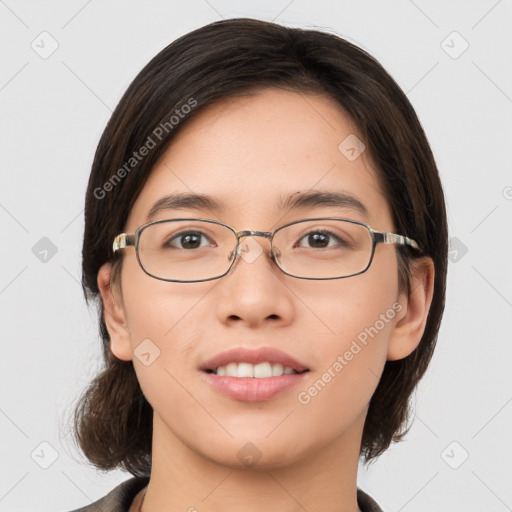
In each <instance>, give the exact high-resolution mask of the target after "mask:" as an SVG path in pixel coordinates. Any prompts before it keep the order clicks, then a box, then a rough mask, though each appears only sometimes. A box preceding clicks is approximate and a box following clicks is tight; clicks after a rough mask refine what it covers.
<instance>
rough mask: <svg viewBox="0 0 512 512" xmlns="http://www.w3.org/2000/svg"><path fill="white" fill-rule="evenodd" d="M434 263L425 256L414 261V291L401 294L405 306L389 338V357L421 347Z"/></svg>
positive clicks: (400, 356)
mask: <svg viewBox="0 0 512 512" xmlns="http://www.w3.org/2000/svg"><path fill="white" fill-rule="evenodd" d="M434 275H435V270H434V262H433V261H432V258H429V257H424V258H420V259H417V260H413V261H412V263H411V292H410V294H409V296H407V293H406V292H403V293H402V294H401V295H400V298H399V303H400V304H401V306H402V308H401V309H400V314H399V315H397V321H396V323H395V326H394V328H393V332H392V333H391V336H390V338H389V344H388V352H387V360H388V361H395V360H397V359H403V358H404V357H407V356H408V355H409V354H410V353H411V352H413V351H414V349H415V348H416V347H417V346H418V344H419V342H420V341H421V337H422V336H423V333H424V332H425V326H426V323H427V317H428V312H429V310H430V304H431V303H432V296H433V294H434Z"/></svg>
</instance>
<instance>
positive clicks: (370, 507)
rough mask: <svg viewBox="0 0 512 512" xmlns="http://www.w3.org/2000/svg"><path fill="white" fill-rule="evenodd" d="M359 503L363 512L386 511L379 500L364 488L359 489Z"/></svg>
mask: <svg viewBox="0 0 512 512" xmlns="http://www.w3.org/2000/svg"><path fill="white" fill-rule="evenodd" d="M357 505H358V506H359V508H360V509H361V510H362V512H384V511H383V510H382V509H381V508H380V507H379V505H378V504H377V502H376V501H375V500H374V499H373V498H372V497H371V496H370V495H369V494H366V493H365V492H364V491H363V490H362V489H359V488H358V489H357Z"/></svg>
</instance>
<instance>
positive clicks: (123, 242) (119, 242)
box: [112, 233, 135, 254]
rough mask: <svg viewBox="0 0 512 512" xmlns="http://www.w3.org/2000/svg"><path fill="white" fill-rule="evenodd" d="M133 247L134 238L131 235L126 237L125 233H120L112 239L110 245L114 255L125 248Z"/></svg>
mask: <svg viewBox="0 0 512 512" xmlns="http://www.w3.org/2000/svg"><path fill="white" fill-rule="evenodd" d="M129 246H132V247H134V246H135V242H134V237H133V235H128V234H127V233H121V234H120V235H117V236H116V237H115V238H114V243H113V244H112V249H113V251H114V254H115V253H116V252H117V251H119V250H121V249H125V248H126V247H129Z"/></svg>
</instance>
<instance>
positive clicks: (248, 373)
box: [205, 361, 309, 379]
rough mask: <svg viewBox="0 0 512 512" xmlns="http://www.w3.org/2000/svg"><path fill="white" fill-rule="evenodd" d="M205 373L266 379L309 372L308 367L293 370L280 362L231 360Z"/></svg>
mask: <svg viewBox="0 0 512 512" xmlns="http://www.w3.org/2000/svg"><path fill="white" fill-rule="evenodd" d="M205 371H206V373H213V374H214V375H219V376H221V377H237V378H239V379H250V378H254V379H268V378H270V377H281V376H283V375H298V374H300V373H305V372H309V369H305V370H301V371H298V370H295V369H294V368H292V367H290V366H283V365H282V364H280V363H272V362H270V361H264V362H262V363H258V364H251V363H247V362H241V363H237V362H235V361H232V362H230V363H228V364H226V365H222V366H218V367H217V368H212V369H206V370H205Z"/></svg>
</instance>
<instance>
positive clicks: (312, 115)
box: [98, 89, 434, 512]
mask: <svg viewBox="0 0 512 512" xmlns="http://www.w3.org/2000/svg"><path fill="white" fill-rule="evenodd" d="M353 133H355V134H358V132H357V130H356V129H355V127H354V126H353V124H352V123H351V121H350V119H349V118H348V117H347V116H346V115H345V113H344V112H343V111H342V110H341V108H340V107H339V106H338V105H337V104H336V103H334V102H333V101H332V100H331V99H330V98H329V97H326V96H323V95H313V94H307V95H304V94H299V93H295V92H289V91H283V90H278V89H265V90H261V91H259V94H257V95H253V96H250V97H245V98H236V99H224V100H222V101H221V102H218V103H216V104H214V105H211V106H209V107H207V108H206V109H205V110H204V111H202V112H201V113H200V114H199V115H198V116H197V117H195V118H192V119H191V120H190V122H189V123H187V124H185V125H184V126H183V129H181V130H180V131H179V132H178V134H177V136H176V138H175V139H174V142H173V143H172V145H171V146H170V147H169V149H168V150H167V152H166V153H165V154H164V155H163V157H162V158H161V159H160V161H159V162H158V163H157V165H156V166H155V168H154V170H153V171H152V174H151V176H150V177H149V180H148V181H147V182H146V184H145V186H144V188H143V190H142V192H141V194H140V195H139V197H138V198H137V201H136V202H135V204H134V206H133V209H132V211H131V213H130V216H129V218H128V220H127V223H126V226H125V231H126V232H127V233H133V232H134V231H135V229H136V228H138V227H139V226H140V225H142V224H144V223H146V222H147V220H146V216H147V213H148V211H149V209H150V208H151V206H152V205H153V204H154V203H155V202H156V201H157V200H158V199H159V198H161V197H162V196H163V195H165V194H168V193H172V192H191V191H192V192H195V193H206V194H209V195H211V196H214V197H216V198H219V199H221V200H222V201H224V202H225V203H226V204H227V206H228V207H227V209H226V211H225V212H224V213H222V214H221V215H218V216H217V215H215V214H214V213H213V212H209V211H200V212H198V211H195V210H180V211H179V212H167V213H166V212H163V213H161V214H160V215H158V216H157V217H156V219H164V218H169V217H172V215H174V216H175V217H177V216H190V217H206V218H212V219H217V220H221V221H223V222H225V223H227V224H228V225H230V226H232V227H233V228H235V229H236V230H242V229H254V230H261V231H272V230H273V229H275V227H277V226H278V225H282V224H284V223H286V222H289V221H292V220H297V219H301V218H308V217H315V216H339V217H347V218H350V219H354V220H361V221H364V222H366V223H368V224H369V225H370V226H372V227H373V228H374V229H376V230H379V231H391V232H395V231H394V225H393V223H392V217H391V210H390V206H389V204H388V201H387V199H386V197H385V195H384V194H383V192H382V189H381V187H380V185H379V181H378V179H377V173H376V172H375V170H374V169H373V168H372V163H371V161H370V160H369V157H368V156H367V152H363V153H362V154H361V156H360V157H359V158H357V159H356V160H355V161H349V160H348V159H347V158H346V157H345V156H344V155H343V154H342V153H341V152H340V151H339V150H338V145H339V144H340V142H341V141H342V140H343V139H345V137H347V136H348V135H349V134H353ZM359 138H361V137H359ZM269 184H271V186H269ZM312 189H313V190H329V191H346V192H350V193H351V194H353V195H355V196H356V197H358V198H359V199H360V200H361V201H362V202H363V203H364V204H365V206H366V207H367V208H368V210H369V213H370V215H369V217H368V218H367V219H365V218H363V217H362V216H361V214H359V213H356V212H354V211H352V210H347V209H337V208H332V207H329V208H325V207H323V208H321V209H318V208H316V209H313V210H307V211H288V212H283V211H277V210H276V209H275V207H274V203H275V202H276V201H277V199H279V197H280V196H285V195H289V194H292V193H295V192H298V191H310V190H312ZM249 240H252V241H256V242H257V243H258V244H260V245H261V247H262V248H263V249H264V251H263V253H262V254H260V255H259V256H258V257H257V258H256V259H255V260H254V261H253V262H251V263H248V262H246V261H244V260H243V259H239V260H238V262H237V264H236V265H235V267H234V268H233V269H232V270H231V272H230V273H229V274H228V275H226V276H224V277H223V278H221V279H218V280H214V281H207V282H200V283H169V282H164V281H159V280H156V279H153V278H151V277H150V276H148V275H146V274H145V273H144V272H143V271H142V269H141V268H140V267H139V265H138V263H137V260H136V256H135V251H134V249H133V248H129V249H126V250H125V251H124V254H123V266H122V272H121V277H120V285H121V287H120V288H119V287H117V286H112V287H111V286H110V284H109V279H110V270H111V266H110V264H109V263H107V264H105V265H103V267H102V268H101V269H100V271H99V273H98V284H99V287H100V291H101V296H102V299H103V304H104V314H105V320H106V323H107V327H108V330H109V333H110V337H111V349H112V352H113V353H114V354H115V355H116V356H117V357H118V358H119V359H122V360H125V361H128V360H133V363H134V367H135V371H136V373H137V377H138V379H139V382H140V384H141V388H142V390H143V392H144V394H145V396H146V398H147V400H148V401H149V403H150V404H151V406H152V407H153V410H154V423H153V468H152V474H151V478H150V482H149V485H148V487H147V494H146V496H145V501H144V507H143V510H162V511H163V510H184V511H185V510H194V508H191V507H195V509H197V510H200V511H201V512H203V511H204V512H206V511H218V510H223V511H226V512H229V511H231V510H237V511H238V510H240V506H241V504H243V509H244V511H246V512H251V511H261V510H281V511H283V512H292V511H293V512H294V511H299V510H304V509H305V510H308V511H311V512H312V511H330V512H332V511H334V510H344V511H358V510H359V508H358V505H357V500H356V486H357V480H356V479H357V464H358V458H359V451H360V444H361V436H362V430H363V425H364V420H365V417H366V413H367V411H368V405H369V401H370V399H371V397H372V394H373V393H374V391H375V388H376V387H377V384H378V380H379V377H380V375H381V373H382V371H383V367H384V364H385V362H386V360H395V359H400V358H403V357H406V356H407V355H408V354H410V353H411V352H412V351H413V350H414V349H415V347H416V346H417V344H418V343H419V341H420V339H421V337H422V334H423V332H424V328H425V323H426V320H427V315H428V310H429V308H430V304H431V299H432V293H433V278H434V267H433V263H432V260H431V259H430V258H423V259H422V260H419V261H418V262H417V263H416V264H415V266H414V267H413V269H412V271H413V281H412V283H411V288H412V292H411V294H410V296H409V297H408V296H407V295H406V294H405V293H400V292H399V288H398V273H397V259H396V248H395V246H394V245H384V244H379V245H378V246H377V249H376V253H375V256H374V260H373V262H372V264H371V266H370V268H369V269H368V271H366V272H365V273H363V274H361V275H358V276H354V277H350V278H347V279H336V280H326V281H309V280H301V279H295V278H293V277H291V276H287V275H285V274H283V273H282V272H281V271H280V270H279V269H278V267H277V266H276V265H275V264H274V263H273V262H272V261H271V260H270V259H269V258H268V247H269V246H268V240H266V239H263V238H250V239H249ZM248 247H249V249H250V248H251V247H254V246H251V245H250V244H249V245H248ZM394 303H397V304H398V303H399V304H400V305H401V306H402V308H401V310H400V311H399V312H397V313H396V315H395V316H394V318H393V319H392V320H390V321H389V322H388V323H386V324H385V326H384V328H383V329H381V330H380V331H379V333H378V335H377V336H375V337H374V338H373V339H371V338H370V340H369V342H368V344H367V345H366V346H365V347H364V348H363V349H362V350H361V351H360V352H359V353H358V354H357V355H356V356H354V358H353V359H352V360H351V361H350V362H349V363H348V364H347V365H346V366H345V367H344V368H343V370H342V371H341V372H339V373H338V374H337V376H336V377H335V378H333V379H332V380H331V382H330V383H329V384H328V385H327V386H325V388H324V389H323V390H322V391H321V392H320V393H318V395H317V396H315V397H314V398H312V399H311V401H310V402H309V403H308V404H301V403H299V401H298V400H297V394H298V392H299V391H303V390H307V388H308V387H309V386H311V385H312V384H313V383H314V382H315V381H317V380H318V379H319V378H320V377H321V376H322V374H323V373H324V372H325V371H327V369H328V368H329V367H332V365H333V363H334V362H335V361H336V359H337V357H338V355H340V354H344V353H345V352H346V351H347V350H348V349H349V348H350V345H351V343H352V341H353V340H355V339H356V337H357V335H358V334H359V333H360V332H361V331H363V330H364V328H365V327H368V326H371V325H374V324H375V322H376V320H378V319H379V315H380V314H383V313H385V312H386V311H387V310H388V309H389V308H391V307H392V305H393V304H394ZM147 338H149V339H150V340H151V341H152V342H153V343H154V344H155V345H156V346H158V348H159V349H160V351H161V353H160V356H159V357H158V358H157V359H156V360H155V361H154V362H153V363H152V364H151V365H149V366H145V365H143V364H142V363H141V362H140V361H139V359H138V358H137V357H135V356H134V353H133V351H134V349H135V348H136V347H137V346H138V345H139V344H140V343H141V341H142V340H144V339H147ZM235 346H244V347H249V348H255V347H260V346H271V347H277V348H279V349H281V350H283V351H284V352H287V353H288V354H291V355H292V356H293V357H295V358H296V359H298V360H299V361H301V362H304V363H306V364H307V366H308V367H309V368H310V372H309V373H308V374H307V375H306V376H305V378H304V382H303V384H301V385H300V388H293V389H291V390H288V391H286V392H285V393H283V394H281V395H279V396H278V397H276V398H274V399H272V400H269V401H267V402H243V401H237V400H234V399H231V398H228V397H226V396H224V395H221V394H219V393H218V392H217V391H216V390H215V389H213V388H212V387H210V386H209V385H208V384H207V383H206V382H205V380H204V379H203V378H202V374H201V373H200V371H199V369H198V367H199V365H200V364H201V363H202V362H204V361H205V360H206V359H209V358H211V357H212V356H214V355H216V354H218V353H219V352H222V351H224V350H227V349H229V348H233V347H235ZM248 442H250V443H252V444H253V445H254V446H255V447H256V448H257V450H258V453H259V454H260V458H259V460H257V462H255V463H254V464H253V465H252V466H247V465H246V464H244V462H243V461H242V460H240V459H239V457H238V455H237V454H238V452H239V450H240V449H242V448H243V447H244V446H245V445H246V443H248ZM246 449H247V448H246ZM141 496H142V493H141V494H139V495H138V496H137V498H136V500H135V502H134V503H133V507H132V510H137V508H138V506H139V502H140V498H141Z"/></svg>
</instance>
